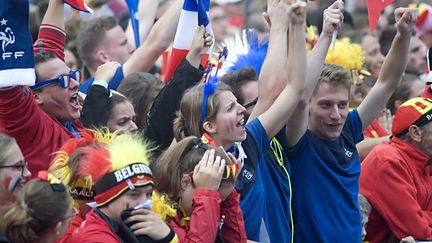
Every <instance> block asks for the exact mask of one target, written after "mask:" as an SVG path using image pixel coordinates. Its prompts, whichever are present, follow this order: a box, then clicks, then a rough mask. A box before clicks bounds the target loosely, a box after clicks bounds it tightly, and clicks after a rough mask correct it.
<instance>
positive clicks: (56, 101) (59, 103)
mask: <svg viewBox="0 0 432 243" xmlns="http://www.w3.org/2000/svg"><path fill="white" fill-rule="evenodd" d="M49 100H50V102H51V103H52V104H54V105H55V106H57V107H63V106H64V103H63V102H62V101H61V100H60V99H58V98H56V97H53V96H50V98H49Z"/></svg>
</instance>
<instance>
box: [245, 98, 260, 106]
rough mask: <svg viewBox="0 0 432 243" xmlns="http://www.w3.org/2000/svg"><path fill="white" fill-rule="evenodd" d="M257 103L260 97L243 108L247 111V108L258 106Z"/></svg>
mask: <svg viewBox="0 0 432 243" xmlns="http://www.w3.org/2000/svg"><path fill="white" fill-rule="evenodd" d="M257 102H258V97H256V98H255V99H254V100H252V101H251V102H249V103H247V104H245V105H243V107H244V108H245V109H247V108H249V107H252V106H254V105H256V104H257Z"/></svg>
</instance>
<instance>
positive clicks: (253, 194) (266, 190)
mask: <svg viewBox="0 0 432 243" xmlns="http://www.w3.org/2000/svg"><path fill="white" fill-rule="evenodd" d="M246 130H247V134H248V135H247V138H246V140H245V141H243V142H242V147H243V148H244V150H245V153H246V155H247V158H246V159H245V161H244V166H243V171H242V173H241V174H240V176H239V178H238V179H237V185H236V188H237V190H238V191H239V193H240V195H241V201H240V207H241V208H242V211H243V217H244V222H245V228H246V235H247V238H248V239H249V240H254V241H258V242H261V243H265V242H278V243H279V242H280V243H283V242H290V239H291V230H290V209H289V186H288V178H287V174H286V172H285V171H284V170H283V168H282V167H281V166H280V165H279V163H278V162H277V160H276V158H275V155H274V153H273V151H272V150H271V147H270V141H269V140H268V138H267V134H266V132H265V130H264V128H263V127H262V124H261V122H260V121H259V119H254V120H253V121H252V122H250V123H248V124H247V125H246ZM277 138H278V140H281V141H285V130H284V129H283V130H282V131H281V132H280V133H279V134H278V136H277ZM281 144H284V143H281ZM282 147H284V145H282ZM281 152H282V154H281V159H282V160H283V163H284V165H285V167H286V168H287V166H288V163H287V161H288V160H287V158H286V155H285V154H284V152H283V150H282V151H281Z"/></svg>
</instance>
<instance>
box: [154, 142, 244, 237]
mask: <svg viewBox="0 0 432 243" xmlns="http://www.w3.org/2000/svg"><path fill="white" fill-rule="evenodd" d="M155 167H156V168H155V170H156V173H155V174H156V177H155V182H156V188H157V190H158V192H159V193H161V194H167V196H168V198H169V199H170V200H171V201H172V202H173V203H174V204H175V206H176V207H177V216H176V217H172V218H169V219H168V225H169V226H170V227H171V228H172V229H174V231H175V232H176V234H177V237H178V240H179V242H209V243H210V242H236V243H237V242H246V232H245V228H244V222H243V215H242V212H241V209H240V205H239V199H240V196H239V194H238V193H237V191H236V190H234V182H235V180H236V179H237V175H238V172H239V170H240V168H239V164H238V163H237V161H236V159H235V158H234V157H233V156H232V155H227V154H226V153H225V151H224V150H223V149H221V148H217V147H214V146H211V145H208V144H205V143H203V142H202V141H201V139H199V138H197V137H188V138H185V139H183V140H182V141H180V142H179V143H177V144H175V145H174V146H171V147H170V148H169V149H168V150H167V151H166V152H165V153H164V154H163V155H162V156H161V157H160V158H159V161H158V162H157V164H156V166H155Z"/></svg>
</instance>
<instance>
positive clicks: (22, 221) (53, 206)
mask: <svg viewBox="0 0 432 243" xmlns="http://www.w3.org/2000/svg"><path fill="white" fill-rule="evenodd" d="M62 186H63V185H62ZM63 187H64V186H63ZM70 209H71V199H70V197H69V193H68V192H67V190H66V189H65V190H54V187H53V185H52V184H50V183H49V182H48V181H45V180H40V179H34V180H31V181H30V182H29V183H27V184H26V185H25V186H24V188H23V189H22V190H21V191H19V192H18V195H17V202H16V203H15V204H12V205H8V206H6V207H5V208H4V210H1V212H4V213H3V214H2V215H1V216H0V232H1V233H2V234H3V235H5V236H6V237H7V238H8V239H9V240H10V241H11V242H34V241H37V240H38V239H40V238H41V237H42V236H44V235H45V234H46V233H47V232H49V230H50V229H51V228H52V227H54V226H55V225H57V223H59V222H61V221H63V220H64V219H65V217H66V213H67V212H68V211H70Z"/></svg>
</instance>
